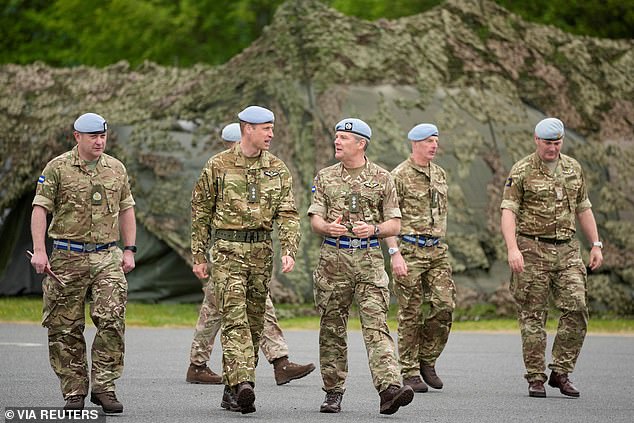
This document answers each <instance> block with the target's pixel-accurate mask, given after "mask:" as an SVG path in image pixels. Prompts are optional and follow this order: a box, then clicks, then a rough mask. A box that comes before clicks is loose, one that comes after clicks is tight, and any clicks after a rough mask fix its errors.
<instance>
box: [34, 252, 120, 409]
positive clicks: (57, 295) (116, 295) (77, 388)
mask: <svg viewBox="0 0 634 423" xmlns="http://www.w3.org/2000/svg"><path fill="white" fill-rule="evenodd" d="M122 258H123V252H122V251H121V250H120V249H119V248H116V247H114V248H111V249H110V250H106V251H100V252H97V253H76V252H72V251H65V250H57V249H56V250H53V254H52V255H51V259H50V263H51V269H52V270H53V271H54V272H55V273H56V274H57V276H58V277H59V278H60V279H61V280H62V282H64V283H65V284H66V286H65V287H63V286H61V285H60V284H58V283H57V282H56V281H54V280H53V279H51V278H49V277H47V278H46V279H45V280H44V284H43V291H44V297H43V304H44V305H43V319H42V326H44V327H46V328H48V348H49V359H50V363H51V367H52V368H53V371H54V372H55V374H57V377H58V378H59V380H60V385H61V388H62V394H63V395H64V398H68V397H69V396H71V395H86V394H87V393H88V389H89V379H88V373H87V372H88V364H87V359H86V341H85V339H84V334H83V332H84V327H85V317H84V316H85V312H84V301H85V298H86V294H87V293H88V296H89V297H90V316H91V319H92V321H93V323H94V325H95V327H96V328H97V333H96V334H95V339H94V341H93V344H92V350H91V362H92V369H91V372H90V383H91V385H92V392H95V393H101V392H107V391H114V390H115V384H114V382H115V380H117V379H118V378H119V377H121V374H122V373H123V356H124V332H125V307H126V302H127V294H128V285H127V282H126V279H125V276H124V274H123V270H122V268H121V260H122Z"/></svg>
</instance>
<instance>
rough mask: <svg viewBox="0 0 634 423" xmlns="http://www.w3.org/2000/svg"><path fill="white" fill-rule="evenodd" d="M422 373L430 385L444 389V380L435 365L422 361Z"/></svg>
mask: <svg viewBox="0 0 634 423" xmlns="http://www.w3.org/2000/svg"><path fill="white" fill-rule="evenodd" d="M420 374H421V376H423V380H424V381H425V383H427V384H428V385H429V386H431V387H432V388H434V389H442V386H443V385H442V380H440V378H439V377H438V375H437V374H436V368H435V367H434V366H427V365H425V364H423V363H420Z"/></svg>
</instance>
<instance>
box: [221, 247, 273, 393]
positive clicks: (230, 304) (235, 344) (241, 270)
mask: <svg viewBox="0 0 634 423" xmlns="http://www.w3.org/2000/svg"><path fill="white" fill-rule="evenodd" d="M272 269H273V247H272V244H271V241H265V242H254V243H247V242H233V241H225V240H222V239H218V240H216V242H215V243H214V247H213V250H212V271H211V277H212V280H213V281H214V288H215V295H216V305H217V306H218V311H219V312H220V314H221V316H222V320H221V322H222V323H221V332H220V343H221V345H222V366H223V375H222V379H223V383H224V384H225V385H229V386H235V385H237V384H238V383H241V382H253V383H255V367H256V366H257V363H258V344H259V342H260V337H261V336H262V328H263V326H264V309H265V303H266V298H267V297H268V293H269V283H270V281H271V271H272Z"/></svg>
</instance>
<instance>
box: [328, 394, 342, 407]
mask: <svg viewBox="0 0 634 423" xmlns="http://www.w3.org/2000/svg"><path fill="white" fill-rule="evenodd" d="M340 397H341V393H340V392H326V403H328V404H336V403H337V402H339V398H340Z"/></svg>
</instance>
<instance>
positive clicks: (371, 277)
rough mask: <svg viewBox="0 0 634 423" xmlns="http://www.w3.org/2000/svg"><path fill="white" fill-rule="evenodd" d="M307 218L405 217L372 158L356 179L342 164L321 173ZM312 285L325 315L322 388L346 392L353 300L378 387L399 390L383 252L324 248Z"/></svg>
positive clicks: (321, 345) (322, 321)
mask: <svg viewBox="0 0 634 423" xmlns="http://www.w3.org/2000/svg"><path fill="white" fill-rule="evenodd" d="M353 195H356V198H357V200H358V201H357V203H358V205H357V206H356V207H355V206H354V205H353V204H352V202H351V198H352V196H353ZM308 214H309V215H311V214H317V215H319V216H321V217H323V218H324V219H325V220H326V221H329V222H331V221H333V220H335V219H336V218H337V217H339V216H341V215H343V216H344V218H343V221H342V224H346V223H350V224H351V222H354V221H357V220H363V221H365V222H366V223H368V224H378V223H381V222H384V221H386V220H389V219H392V218H395V217H400V216H401V213H400V210H399V208H398V201H397V198H396V189H395V187H394V182H393V180H392V178H391V176H390V174H389V172H387V171H386V170H384V169H382V168H381V167H379V166H377V165H375V164H373V163H371V162H370V161H369V160H367V161H366V166H365V168H364V169H363V170H362V171H361V173H360V174H359V175H358V176H357V177H356V178H352V177H351V176H350V175H349V174H348V172H347V171H346V170H345V168H344V167H343V165H342V164H341V163H339V164H336V165H333V166H330V167H328V168H325V169H322V170H321V171H320V172H319V173H318V175H317V177H316V178H315V193H314V196H313V202H312V204H311V206H310V207H309V209H308ZM349 234H350V236H353V235H352V232H350V233H349ZM313 281H314V296H315V305H316V306H317V309H318V311H319V313H320V316H321V319H320V331H319V363H320V368H321V377H322V380H323V383H324V386H323V389H324V390H325V391H336V392H344V391H345V381H346V377H347V375H348V358H347V351H348V347H347V324H348V316H349V310H350V305H351V304H352V301H353V300H355V301H356V302H357V304H358V306H359V317H360V320H361V330H362V333H363V340H364V342H365V345H366V349H367V351H368V362H369V366H370V372H371V373H372V383H373V384H374V387H375V388H376V390H377V391H378V392H381V391H383V390H384V389H386V388H387V387H388V386H389V385H397V386H400V381H399V367H398V361H397V358H396V351H395V347H394V341H393V340H392V338H391V336H390V331H389V328H388V326H387V310H388V306H389V302H390V293H389V290H388V277H387V273H385V267H384V263H383V253H382V252H381V249H380V248H378V247H376V248H367V249H339V248H336V247H333V246H329V245H327V244H322V247H321V251H320V257H319V263H318V265H317V268H316V269H315V271H314V273H313Z"/></svg>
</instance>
